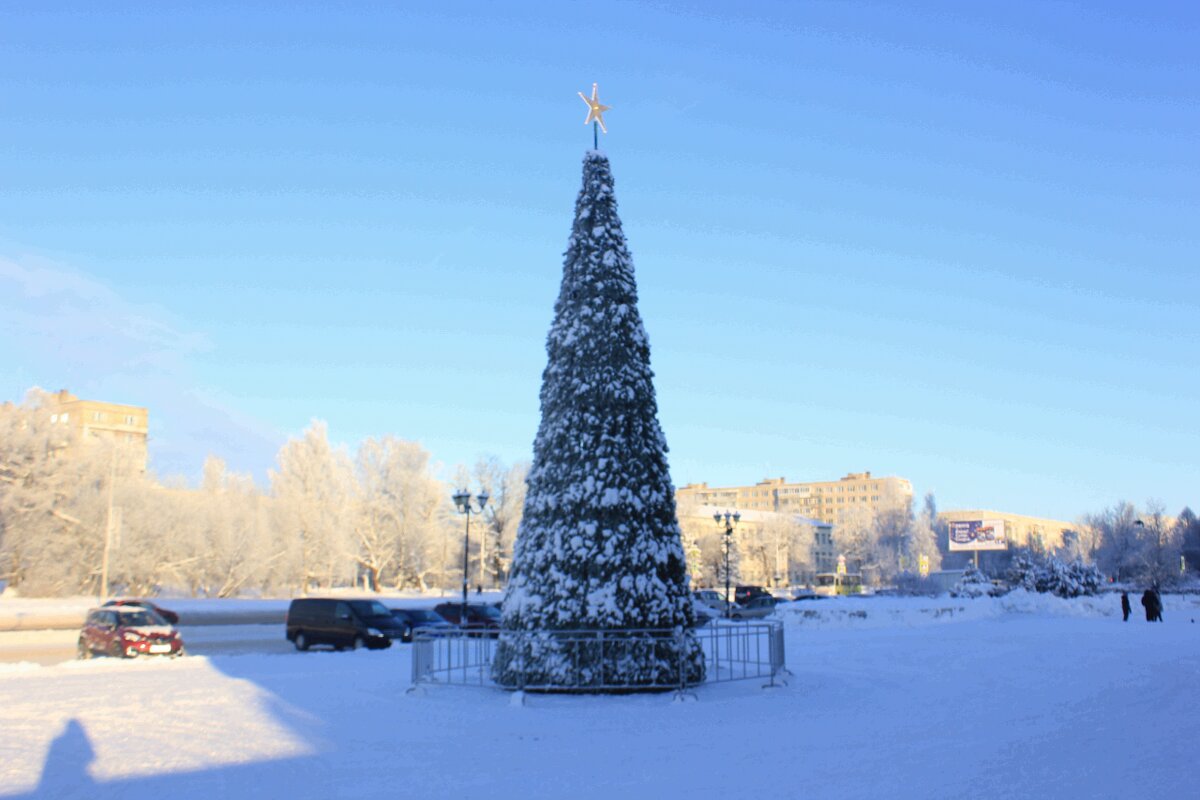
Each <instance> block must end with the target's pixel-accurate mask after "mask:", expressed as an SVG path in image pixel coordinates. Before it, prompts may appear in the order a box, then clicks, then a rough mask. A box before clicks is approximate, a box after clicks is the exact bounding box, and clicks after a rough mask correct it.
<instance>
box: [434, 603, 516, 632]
mask: <svg viewBox="0 0 1200 800" xmlns="http://www.w3.org/2000/svg"><path fill="white" fill-rule="evenodd" d="M433 610H434V611H436V612H437V613H438V614H440V615H441V616H442V617H443V618H444V619H445V620H446V621H447V622H449V623H450V624H451V625H456V626H458V627H460V628H465V629H466V630H484V631H489V632H491V631H498V630H499V629H500V609H498V608H496V607H495V606H494V605H492V604H491V603H467V621H466V624H465V625H464V624H462V623H461V622H460V619H461V617H462V603H438V604H437V605H436V606H434V607H433Z"/></svg>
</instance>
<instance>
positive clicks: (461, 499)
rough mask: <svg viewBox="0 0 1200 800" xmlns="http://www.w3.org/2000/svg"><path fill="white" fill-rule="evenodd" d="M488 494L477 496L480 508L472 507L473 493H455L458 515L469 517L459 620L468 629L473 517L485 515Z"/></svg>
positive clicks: (464, 549) (463, 491) (464, 536)
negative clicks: (468, 593) (468, 578)
mask: <svg viewBox="0 0 1200 800" xmlns="http://www.w3.org/2000/svg"><path fill="white" fill-rule="evenodd" d="M487 501H488V493H487V492H480V493H479V494H477V495H476V496H475V502H476V503H478V504H479V508H472V507H471V493H470V492H468V491H467V490H466V489H459V490H458V491H457V492H455V493H454V505H455V506H456V507H457V508H458V513H460V514H466V515H467V530H466V532H465V533H464V534H463V595H462V612H461V614H460V616H459V618H458V623H459V625H462V626H463V627H466V624H467V571H468V569H469V564H470V554H471V515H472V514H481V513H483V509H484V506H486V505H487Z"/></svg>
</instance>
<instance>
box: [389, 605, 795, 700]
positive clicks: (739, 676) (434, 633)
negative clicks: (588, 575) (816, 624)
mask: <svg viewBox="0 0 1200 800" xmlns="http://www.w3.org/2000/svg"><path fill="white" fill-rule="evenodd" d="M685 636H691V637H694V638H695V640H696V642H697V643H698V644H699V645H700V648H701V651H702V652H703V654H704V664H705V669H704V679H703V680H702V681H700V682H699V683H698V684H691V685H688V684H687V683H686V681H685V679H684V676H685V675H686V674H687V670H686V668H685V667H684V665H683V664H680V666H679V668H678V669H677V670H674V671H672V674H674V675H676V676H678V680H676V681H672V682H670V683H665V682H655V681H654V680H651V681H650V682H646V681H645V680H644V678H643V679H640V680H636V681H634V682H627V681H622V679H621V674H622V673H621V670H620V669H619V668H618V665H619V664H620V662H621V661H622V659H623V658H626V657H628V656H629V655H631V651H632V650H633V649H634V648H639V647H647V646H653V643H654V642H655V641H656V640H657V641H662V640H664V639H670V638H677V639H679V640H680V641H678V642H677V643H676V644H677V645H678V646H677V647H676V648H674V649H675V651H676V652H679V653H683V652H685V651H686V649H687V648H685V647H683V642H682V639H683V637H685ZM547 637H550V638H552V640H553V641H554V643H555V644H556V646H558V647H560V648H561V651H562V652H564V653H569V654H571V655H570V656H569V657H570V658H574V659H576V661H575V663H574V664H572V665H569V668H568V669H567V670H565V671H560V673H559V674H560V675H561V674H565V675H566V678H565V679H559V680H556V681H554V682H546V681H533V682H523V683H522V684H521V685H519V686H504V687H501V686H500V684H498V683H497V681H496V679H495V676H494V674H493V664H494V662H495V658H496V650H497V646H498V644H499V643H500V642H501V640H503V641H505V643H506V645H508V649H509V650H510V651H516V652H524V651H528V650H529V649H530V648H529V647H522V646H521V645H522V644H527V645H532V644H535V643H544V642H545V641H546V639H547ZM583 662H586V663H583ZM784 662H785V654H784V642H783V624H782V623H781V622H749V623H724V622H722V623H714V624H712V625H708V626H705V627H702V628H694V629H691V630H689V631H687V632H686V633H685V632H684V631H682V630H678V631H676V630H650V629H647V630H636V631H611V630H610V631H602V630H570V631H553V632H550V631H495V630H492V631H481V630H457V629H456V630H449V631H446V630H418V631H416V632H415V633H414V636H413V652H412V682H413V686H414V687H416V686H430V685H433V686H484V687H493V688H507V689H528V690H533V691H552V692H592V691H600V692H605V691H646V690H649V691H654V690H660V691H667V690H671V689H674V690H677V691H685V690H687V689H689V688H691V686H694V685H704V684H710V683H724V682H727V681H741V680H753V679H765V680H767V684H765V685H767V686H775V685H777V683H776V682H777V681H779V682H784V681H783V680H782V675H784V674H787V669H786V667H785V665H784ZM517 672H520V670H517Z"/></svg>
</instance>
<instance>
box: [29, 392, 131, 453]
mask: <svg viewBox="0 0 1200 800" xmlns="http://www.w3.org/2000/svg"><path fill="white" fill-rule="evenodd" d="M48 405H49V410H50V422H51V424H54V425H62V426H64V428H65V429H66V430H69V431H70V434H71V435H70V436H68V437H65V441H67V442H68V443H69V445H68V446H70V447H73V446H86V445H87V444H89V443H96V442H107V443H111V444H112V445H114V450H113V453H114V458H117V463H118V464H119V469H120V470H121V471H122V472H128V473H140V472H145V471H146V442H147V434H148V432H149V425H148V423H149V416H150V412H149V411H148V410H147V409H145V408H142V407H140V406H127V405H121V404H119V403H106V402H102V401H99V400H81V399H80V398H78V397H76V396H75V395H73V394H71V393H70V392H68V391H67V390H66V389H63V390H61V391H59V392H55V393H54V394H52V395H50V396H49V403H48ZM118 456H119V458H118Z"/></svg>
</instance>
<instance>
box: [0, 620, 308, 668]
mask: <svg viewBox="0 0 1200 800" xmlns="http://www.w3.org/2000/svg"><path fill="white" fill-rule="evenodd" d="M179 632H180V633H181V634H182V635H183V641H184V646H185V647H186V648H187V652H188V653H189V654H191V655H217V654H224V655H229V654H236V653H294V652H295V649H294V648H293V647H292V645H291V643H289V642H288V641H287V640H286V639H285V638H284V635H283V625H282V624H277V623H276V624H250V625H246V624H242V625H181V626H180V627H179ZM78 639H79V631H78V629H75V630H36V631H17V632H0V664H2V663H9V664H12V663H21V662H30V663H34V664H41V665H43V666H49V665H51V664H60V663H62V662H63V661H70V660H72V659H74V658H75V645H76V642H77V641H78Z"/></svg>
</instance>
